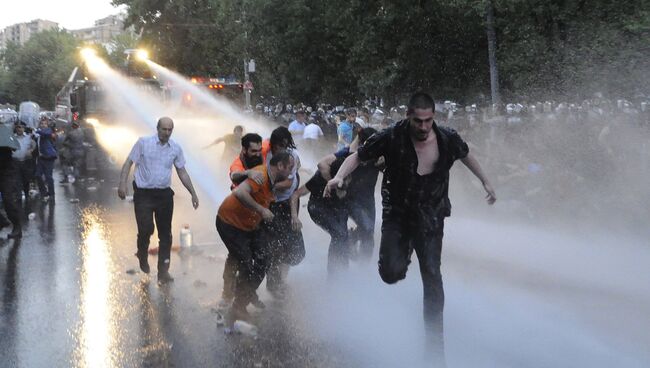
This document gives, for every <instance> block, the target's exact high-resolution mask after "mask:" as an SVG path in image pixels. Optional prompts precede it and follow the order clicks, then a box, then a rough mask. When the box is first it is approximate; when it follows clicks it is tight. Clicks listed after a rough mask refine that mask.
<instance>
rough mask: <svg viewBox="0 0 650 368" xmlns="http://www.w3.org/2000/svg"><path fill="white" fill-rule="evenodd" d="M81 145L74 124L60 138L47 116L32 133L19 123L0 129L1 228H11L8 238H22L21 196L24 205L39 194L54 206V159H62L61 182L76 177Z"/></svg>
mask: <svg viewBox="0 0 650 368" xmlns="http://www.w3.org/2000/svg"><path fill="white" fill-rule="evenodd" d="M59 141H61V144H59ZM83 143H84V133H83V131H82V130H81V129H80V128H79V124H78V123H77V122H73V123H72V124H71V126H70V129H68V130H67V131H66V132H65V134H64V138H63V139H59V133H58V132H57V131H56V129H55V126H54V125H53V124H52V123H51V122H50V120H49V119H48V118H47V117H43V118H42V119H41V120H40V122H39V126H38V128H37V129H34V130H32V129H31V128H28V127H27V125H26V124H25V123H24V122H22V121H18V122H16V123H14V124H13V126H10V125H2V126H0V193H1V194H2V202H3V205H4V209H5V212H6V214H7V218H5V216H4V215H3V214H2V213H0V228H3V227H6V226H9V225H13V229H12V231H11V232H10V233H9V234H8V238H9V239H18V238H21V237H22V220H23V216H24V213H23V212H24V211H23V206H22V205H21V197H24V200H25V203H26V204H27V203H28V202H29V200H30V198H31V197H32V196H35V195H38V194H40V196H41V200H42V201H43V202H45V203H48V202H49V203H54V179H53V177H52V171H53V169H54V162H55V161H56V159H57V158H61V161H62V163H63V167H64V179H63V180H62V181H61V182H62V183H64V182H68V178H73V177H78V176H79V170H80V168H81V165H82V161H83V157H84V145H83ZM57 146H60V147H61V148H60V149H58V148H57ZM34 179H36V184H37V185H38V189H39V191H38V192H33V194H32V193H30V188H31V185H32V183H33V181H34ZM21 192H22V195H21Z"/></svg>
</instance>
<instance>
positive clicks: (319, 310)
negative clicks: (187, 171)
mask: <svg viewBox="0 0 650 368" xmlns="http://www.w3.org/2000/svg"><path fill="white" fill-rule="evenodd" d="M116 184H117V172H116V171H115V170H107V171H105V172H99V173H98V174H97V175H96V178H94V180H93V181H88V180H87V181H85V182H77V183H75V184H72V185H71V184H67V185H58V184H57V189H58V192H57V194H56V195H57V198H56V203H55V204H42V203H41V202H40V201H38V199H36V200H33V201H32V204H31V205H30V206H31V207H30V208H31V211H32V212H33V213H34V214H35V218H34V219H33V220H29V221H28V222H27V225H26V226H25V230H24V231H25V235H24V237H23V239H22V241H13V240H12V241H8V240H5V237H4V236H3V239H2V240H1V243H0V246H1V248H0V282H1V283H2V309H1V311H0V313H1V314H0V316H1V319H0V321H1V325H0V340H1V341H2V346H3V349H2V351H1V352H0V361H2V362H3V364H2V366H6V367H64V366H75V367H101V366H119V367H208V366H211V367H217V366H218V367H359V366H367V367H371V366H381V367H394V366H398V365H403V366H422V365H424V363H422V361H421V359H420V358H421V356H422V351H423V346H422V343H421V341H422V340H423V331H422V325H421V308H420V303H421V286H420V284H419V282H420V281H419V278H418V277H417V266H416V264H412V266H411V270H409V275H408V276H407V279H406V280H405V281H404V282H402V283H399V284H398V285H397V286H387V285H384V284H382V283H381V281H380V279H379V277H378V276H377V274H376V266H374V261H373V264H370V265H353V267H352V270H351V271H350V272H349V273H348V274H346V275H345V278H346V280H344V281H345V282H341V283H327V281H326V277H325V275H326V270H325V259H326V248H327V247H326V243H327V239H326V237H325V235H324V233H323V232H322V231H321V230H320V229H318V228H316V227H315V226H314V225H313V224H311V223H310V221H309V220H308V219H305V220H304V223H305V224H306V227H305V229H304V234H305V238H306V244H307V258H306V259H305V261H304V262H303V263H302V264H301V265H300V266H298V267H296V268H295V269H293V270H292V272H291V273H290V276H289V285H290V293H289V295H288V297H287V299H286V300H285V301H276V300H273V298H272V297H271V296H270V295H269V294H268V293H267V292H266V290H265V288H264V285H262V287H261V288H260V289H259V293H260V297H261V299H262V300H263V301H264V302H265V303H266V304H267V308H266V309H264V310H257V311H255V312H254V316H255V318H256V322H257V324H258V327H259V330H260V332H259V336H258V337H257V338H253V337H250V336H246V335H239V334H234V335H226V334H224V332H223V329H221V328H219V327H218V326H217V314H216V305H217V302H218V300H219V299H218V297H219V295H220V292H221V287H222V280H221V273H222V271H223V262H224V260H225V255H226V252H225V247H223V245H222V244H221V242H220V240H219V239H218V236H217V234H216V231H215V229H214V225H213V222H214V213H215V212H216V204H215V203H210V202H209V201H208V200H204V201H203V202H202V206H201V207H200V208H199V210H198V211H196V212H195V211H193V210H192V209H191V204H190V198H189V195H188V194H187V192H185V191H184V189H182V188H180V185H178V184H176V185H175V186H174V187H175V188H176V189H177V190H176V196H175V213H174V222H173V229H174V244H175V245H177V244H178V237H177V233H178V232H179V230H180V228H181V226H182V225H183V224H184V223H189V224H190V225H191V229H192V231H193V236H194V239H195V240H194V242H195V246H194V247H193V248H191V250H189V251H185V250H184V251H182V252H180V253H178V252H174V253H173V256H172V266H171V273H172V275H174V277H175V278H176V280H175V282H174V283H172V284H170V285H166V286H159V285H158V284H157V283H156V281H155V270H154V269H152V274H151V276H147V275H144V274H143V273H141V272H140V271H139V270H138V268H137V267H138V266H137V260H136V257H134V256H133V253H134V251H135V236H136V229H135V221H134V216H133V209H132V203H130V202H128V201H120V200H119V199H118V198H117V196H116V194H115V186H116ZM89 189H90V190H89ZM204 198H207V197H204ZM71 199H72V201H71ZM75 199H78V200H79V201H78V202H76V201H75ZM303 212H306V211H303ZM459 212H460V211H459ZM26 216H27V214H26ZM470 228H471V229H481V231H480V232H478V233H476V232H471V231H465V230H467V229H470ZM527 231H528V230H525V229H523V230H522V229H521V228H515V227H514V226H513V227H512V228H508V227H503V226H500V227H498V226H496V225H491V224H487V223H483V222H481V221H478V220H473V219H466V218H460V217H456V218H454V217H452V218H451V219H450V220H449V221H448V226H447V228H446V239H447V240H446V250H445V252H443V274H444V275H445V288H446V294H447V302H446V312H445V331H446V332H445V333H446V350H447V361H448V364H449V366H460V367H466V366H474V367H478V366H485V367H490V366H501V367H508V366H509V367H518V366H527V367H548V366H554V367H574V366H575V367H577V366H590V367H611V366H619V367H643V366H647V364H648V362H650V354H648V352H647V351H646V350H645V347H646V346H647V343H646V342H647V341H650V332H648V331H650V323H648V320H647V318H645V317H646V316H647V312H648V311H650V299H648V297H647V296H648V292H647V287H648V286H647V285H648V282H647V281H648V279H649V278H648V271H647V268H645V267H644V266H643V265H644V264H647V260H648V259H650V254H649V252H648V250H647V249H645V250H644V251H643V252H638V249H635V248H634V247H635V244H633V243H628V245H627V246H621V247H619V249H618V250H617V253H616V254H615V255H614V256H615V257H617V258H618V260H617V261H616V262H612V263H615V264H617V265H618V266H619V267H620V268H618V269H609V270H607V269H606V268H605V267H603V268H600V267H601V266H604V265H606V264H609V263H610V262H611V259H610V258H609V257H610V256H612V255H611V254H609V253H608V251H607V249H606V248H607V247H609V245H611V244H609V245H607V244H608V243H607V241H608V240H607V239H603V242H601V243H598V242H592V244H591V247H593V248H592V251H588V250H587V248H585V249H583V248H582V246H583V244H579V243H575V244H574V246H573V247H572V250H571V251H570V252H566V254H565V257H564V258H562V259H561V260H559V261H557V260H556V261H551V260H546V261H544V262H540V263H538V261H539V260H541V259H543V257H550V259H553V258H554V257H555V255H556V254H555V252H556V251H558V249H562V248H563V247H565V246H566V244H569V242H570V240H569V239H568V238H564V237H563V236H562V235H559V234H530V233H528V232H527ZM477 234H481V235H480V236H479V235H477ZM485 234H489V236H487V237H486V236H485ZM531 235H533V236H532V237H531ZM532 238H534V239H535V240H534V241H531V240H530V239H532ZM526 241H527V242H529V243H528V245H527V246H528V247H529V249H528V250H527V252H526V253H524V252H521V249H520V247H521V246H523V242H526ZM584 241H585V242H587V239H585V240H584ZM548 242H555V244H549V243H548ZM563 242H566V244H562V243H563ZM155 244H156V235H155V234H154V236H153V237H152V246H155ZM531 249H532V251H531ZM601 251H602V252H601ZM582 252H591V253H592V254H591V258H589V261H584V259H583V261H584V262H585V263H584V264H582V265H581V264H580V263H581V262H582V261H580V260H581V259H582V256H583V254H582ZM375 253H376V252H375ZM632 254H633V255H634V256H632V257H629V258H626V257H628V256H630V255H632ZM375 260H376V255H375ZM553 262H555V263H554V267H553V268H549V267H547V266H546V265H548V264H553ZM150 263H151V264H152V265H155V256H150ZM572 263H576V264H572ZM587 265H589V266H587ZM583 266H586V267H587V268H585V267H583ZM154 268H155V267H154ZM577 270H579V271H580V272H577ZM630 274H632V275H634V276H633V277H632V276H630ZM601 279H606V280H607V281H606V282H605V281H603V282H595V280H601ZM630 280H635V281H633V282H630ZM249 309H251V310H252V309H253V308H252V307H250V308H249Z"/></svg>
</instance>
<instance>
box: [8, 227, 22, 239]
mask: <svg viewBox="0 0 650 368" xmlns="http://www.w3.org/2000/svg"><path fill="white" fill-rule="evenodd" d="M22 237H23V231H22V230H21V229H14V230H13V231H12V232H11V233H9V235H7V239H20V238H22Z"/></svg>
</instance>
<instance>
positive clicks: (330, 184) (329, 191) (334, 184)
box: [323, 178, 343, 198]
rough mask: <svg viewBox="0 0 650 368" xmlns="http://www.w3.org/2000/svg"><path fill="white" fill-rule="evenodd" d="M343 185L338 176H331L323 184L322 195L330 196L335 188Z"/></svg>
mask: <svg viewBox="0 0 650 368" xmlns="http://www.w3.org/2000/svg"><path fill="white" fill-rule="evenodd" d="M342 186H343V180H341V179H338V178H333V179H332V180H330V181H328V182H327V185H325V190H324V191H323V197H325V198H329V197H331V196H332V193H335V192H336V188H341V187H342Z"/></svg>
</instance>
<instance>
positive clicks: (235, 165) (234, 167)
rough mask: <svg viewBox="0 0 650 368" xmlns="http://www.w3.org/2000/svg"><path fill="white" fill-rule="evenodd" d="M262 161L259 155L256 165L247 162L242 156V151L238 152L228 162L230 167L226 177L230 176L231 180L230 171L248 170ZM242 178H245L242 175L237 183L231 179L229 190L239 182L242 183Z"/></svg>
mask: <svg viewBox="0 0 650 368" xmlns="http://www.w3.org/2000/svg"><path fill="white" fill-rule="evenodd" d="M262 163H264V161H263V160H262V158H261V157H260V158H259V163H258V164H257V165H250V164H248V163H247V160H246V158H245V157H244V156H243V153H240V154H239V155H238V156H237V157H235V159H234V160H233V161H232V163H231V164H230V169H229V171H228V177H229V178H231V181H232V173H235V172H244V171H246V170H249V169H251V168H253V167H255V166H258V165H261V164H262ZM244 180H246V177H244V179H242V180H241V181H240V182H237V183H236V182H234V181H233V182H232V184H231V185H230V190H233V189H235V187H237V186H238V185H239V184H241V183H243V182H244Z"/></svg>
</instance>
